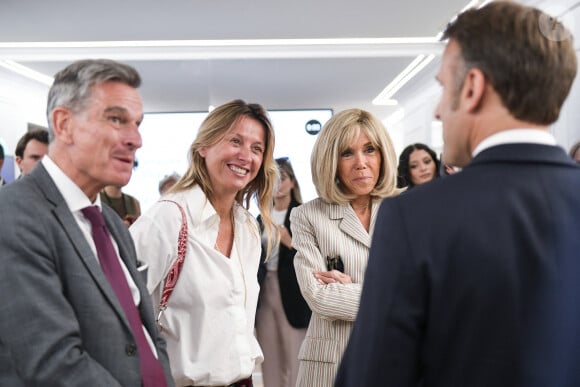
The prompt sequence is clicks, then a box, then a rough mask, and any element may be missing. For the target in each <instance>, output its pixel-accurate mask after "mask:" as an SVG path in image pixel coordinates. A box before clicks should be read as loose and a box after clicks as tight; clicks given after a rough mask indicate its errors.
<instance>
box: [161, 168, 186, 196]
mask: <svg viewBox="0 0 580 387" xmlns="http://www.w3.org/2000/svg"><path fill="white" fill-rule="evenodd" d="M180 178H181V176H179V175H178V174H177V172H173V173H172V174H171V175H165V176H163V179H161V180H160V181H159V195H163V194H165V193H166V192H167V191H169V190H170V189H171V187H173V186H174V185H175V183H177V182H178V181H179V179H180Z"/></svg>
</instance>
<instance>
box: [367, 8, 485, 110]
mask: <svg viewBox="0 0 580 387" xmlns="http://www.w3.org/2000/svg"><path fill="white" fill-rule="evenodd" d="M492 1H493V0H470V1H469V2H468V3H467V4H466V5H465V6H464V7H463V8H462V9H461V11H459V12H458V13H457V15H459V14H461V13H463V12H465V11H467V10H468V9H470V8H474V7H478V8H481V7H483V6H484V5H486V4H488V3H491V2H492ZM457 15H455V16H454V17H453V19H451V20H454V19H455V18H456V17H457ZM442 36H443V31H440V32H439V33H438V34H437V35H436V36H435V37H434V38H432V39H433V40H434V41H436V42H439V41H440V40H441V37H442ZM434 58H435V55H434V54H430V55H426V54H421V55H419V56H417V57H416V58H415V59H413V61H412V62H411V63H410V64H409V65H408V66H407V67H405V69H404V70H403V71H402V72H401V73H400V74H399V75H397V77H396V78H395V79H393V81H392V82H391V83H389V84H388V85H387V87H385V88H384V89H383V91H381V93H380V94H379V95H378V96H377V97H376V98H375V99H373V105H393V101H395V102H396V100H394V99H392V97H393V95H395V93H396V92H397V91H399V89H400V88H401V87H403V86H404V85H405V84H406V83H407V82H409V81H410V80H411V79H412V78H413V77H414V76H415V75H417V74H418V73H419V72H420V71H421V70H423V69H424V68H425V66H427V65H428V64H429V63H431V61H432V60H433V59H434Z"/></svg>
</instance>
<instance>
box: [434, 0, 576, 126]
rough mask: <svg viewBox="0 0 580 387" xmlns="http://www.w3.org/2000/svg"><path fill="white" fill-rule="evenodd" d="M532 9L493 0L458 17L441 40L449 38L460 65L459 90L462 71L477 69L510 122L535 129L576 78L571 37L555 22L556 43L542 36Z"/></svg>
mask: <svg viewBox="0 0 580 387" xmlns="http://www.w3.org/2000/svg"><path fill="white" fill-rule="evenodd" d="M541 18H549V16H548V15H546V14H545V13H543V12H542V11H540V10H539V9H537V8H533V7H528V6H524V5H520V4H517V3H515V2H510V1H494V2H492V3H489V4H488V5H486V6H484V7H482V8H480V9H475V8H474V9H470V10H467V11H465V12H463V13H461V14H460V15H459V16H458V17H457V18H456V19H455V20H454V21H452V22H451V23H449V25H448V26H447V28H446V30H445V32H444V34H443V37H442V39H453V40H455V41H456V42H457V43H458V45H459V47H460V51H461V57H462V59H463V62H464V63H463V64H462V66H461V67H459V69H460V70H461V71H458V74H457V77H456V83H457V84H456V87H457V90H460V89H461V88H462V86H463V81H464V78H465V75H466V74H467V72H468V71H469V70H470V69H472V68H478V69H480V70H481V71H482V72H483V73H484V74H485V76H486V77H487V78H488V79H489V81H490V83H491V85H492V86H493V88H494V90H495V91H496V92H497V93H498V95H499V96H500V98H501V101H502V103H503V105H504V106H505V107H506V108H507V109H508V110H509V112H510V113H511V114H512V116H514V117H515V118H517V119H519V120H523V121H527V122H531V123H535V124H539V125H549V124H551V123H553V122H555V121H556V120H557V119H558V116H559V114H560V108H561V107H562V104H563V103H564V100H565V99H566V97H567V96H568V93H569V92H570V88H571V86H572V82H573V81H574V77H575V76H576V71H577V70H576V67H577V63H576V62H577V59H576V53H575V52H574V44H573V41H572V37H571V34H570V33H569V32H568V31H567V30H566V29H565V27H564V26H563V25H562V24H561V23H560V22H559V21H557V20H556V19H551V23H555V24H553V25H552V28H557V29H558V30H559V31H564V32H565V33H563V34H561V35H562V38H561V39H554V38H551V37H548V36H546V34H545V33H543V32H542V30H541V28H540V27H541V23H542V20H541Z"/></svg>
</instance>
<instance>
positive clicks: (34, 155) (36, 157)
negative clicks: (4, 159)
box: [15, 138, 48, 175]
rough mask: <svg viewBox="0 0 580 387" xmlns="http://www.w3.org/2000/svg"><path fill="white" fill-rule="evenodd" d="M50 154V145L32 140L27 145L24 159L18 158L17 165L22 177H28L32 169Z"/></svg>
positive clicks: (23, 155)
mask: <svg viewBox="0 0 580 387" xmlns="http://www.w3.org/2000/svg"><path fill="white" fill-rule="evenodd" d="M47 153H48V144H45V143H43V142H40V141H38V140H36V139H34V138H33V139H31V140H30V141H28V143H27V144H26V147H25V148H24V152H23V154H22V157H19V156H16V159H15V160H16V164H18V168H19V169H20V173H21V174H22V175H27V174H29V173H30V171H32V168H34V167H35V166H36V164H37V163H38V162H39V161H40V160H42V158H43V157H44V155H45V154H47Z"/></svg>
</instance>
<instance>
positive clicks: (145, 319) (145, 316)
mask: <svg viewBox="0 0 580 387" xmlns="http://www.w3.org/2000/svg"><path fill="white" fill-rule="evenodd" d="M103 216H104V217H105V222H106V224H107V228H108V229H109V232H110V233H111V236H112V237H113V238H114V239H115V242H117V247H118V248H119V255H120V258H121V260H122V261H123V263H124V264H125V267H126V268H127V270H128V271H129V274H130V275H131V277H132V278H133V281H134V282H135V285H136V286H137V288H138V289H139V294H140V297H141V300H143V299H144V298H145V297H149V293H148V292H147V289H146V287H145V285H144V284H143V281H141V276H140V274H139V272H138V271H137V267H136V261H132V259H136V258H135V253H134V252H133V251H134V250H133V249H131V248H130V246H129V245H128V243H130V240H127V239H126V238H122V237H121V235H120V230H119V229H118V227H119V223H118V222H113V220H112V218H114V217H117V214H115V213H112V211H106V210H103ZM121 226H122V227H125V225H124V224H123V225H121ZM119 307H120V306H119ZM138 309H139V312H140V315H141V322H142V323H143V325H144V326H145V327H147V330H148V331H149V334H150V335H151V337H155V336H154V334H153V333H154V332H153V329H152V327H154V323H153V317H152V316H153V309H151V308H150V307H149V303H146V302H140V303H139V306H138ZM127 323H128V322H127Z"/></svg>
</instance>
